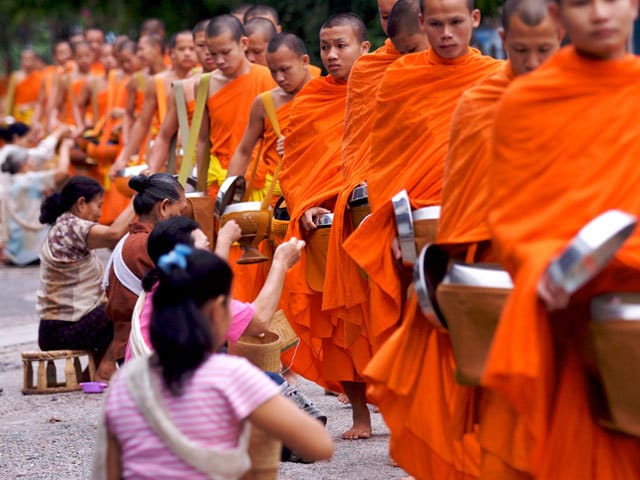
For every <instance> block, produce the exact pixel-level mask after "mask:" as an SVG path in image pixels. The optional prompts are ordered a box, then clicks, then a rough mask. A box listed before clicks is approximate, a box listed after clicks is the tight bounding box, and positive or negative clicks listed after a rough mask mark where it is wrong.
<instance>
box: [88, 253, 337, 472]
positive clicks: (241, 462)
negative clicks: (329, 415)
mask: <svg viewBox="0 0 640 480" xmlns="http://www.w3.org/2000/svg"><path fill="white" fill-rule="evenodd" d="M158 266H159V267H160V269H161V275H160V281H159V283H158V287H157V288H158V289H157V292H156V294H155V295H154V297H153V314H152V317H151V343H152V345H153V348H154V352H155V353H154V354H153V355H152V356H150V357H141V358H138V359H136V360H133V361H131V362H128V363H127V364H125V366H124V368H123V369H121V370H120V372H119V373H118V375H116V376H115V377H114V379H113V381H112V382H111V386H110V389H109V390H110V392H109V395H108V398H107V400H106V407H105V420H106V426H107V431H108V434H107V442H108V443H107V456H106V462H107V467H106V469H107V478H133V477H135V478H140V479H147V478H148V479H160V478H167V479H169V478H191V479H200V478H202V479H205V478H225V479H237V478H240V477H241V476H242V475H243V474H244V473H245V472H246V471H247V470H248V468H249V464H250V462H249V458H248V445H247V434H246V426H247V420H249V421H251V423H252V424H254V425H256V426H257V427H259V428H262V429H263V430H265V431H266V432H268V433H270V434H271V435H273V436H274V437H276V438H278V439H280V440H282V441H283V442H284V443H285V444H286V445H287V446H289V447H290V448H292V449H294V450H295V451H296V452H299V453H300V454H301V455H303V456H304V457H305V458H309V459H318V460H320V459H326V458H329V457H331V455H332V453H333V445H332V442H331V439H330V437H329V435H328V434H327V432H326V431H325V429H324V427H323V425H322V424H321V423H320V422H319V421H317V420H314V419H313V418H311V417H309V416H308V415H306V414H305V413H303V412H302V411H300V410H299V409H298V408H297V407H296V406H295V405H294V404H293V403H291V402H290V401H289V400H287V399H286V398H284V397H283V396H282V395H279V389H278V387H277V386H276V385H275V384H274V383H273V382H272V381H271V380H270V379H269V378H268V377H267V376H265V375H264V373H262V372H261V371H260V370H258V369H257V368H255V367H254V366H253V365H251V364H250V363H249V362H248V361H247V360H245V359H243V358H239V357H233V356H230V355H226V354H218V353H214V352H216V351H217V350H218V349H219V347H220V346H221V345H222V342H223V340H224V338H225V334H226V331H227V329H228V328H229V323H230V321H231V313H230V308H229V302H230V296H229V293H230V288H231V279H232V273H231V269H230V268H229V266H228V265H227V264H226V263H225V262H224V261H223V260H221V259H219V258H218V257H216V256H215V255H213V254H211V253H209V252H206V251H202V250H192V249H191V248H190V247H187V246H184V245H179V246H177V247H176V248H175V249H174V250H173V251H172V252H171V253H170V254H167V255H164V256H163V257H161V259H160V260H159V262H158ZM152 425H153V426H152ZM176 432H177V433H176ZM97 453H98V454H99V453H100V452H99V451H98V452H97Z"/></svg>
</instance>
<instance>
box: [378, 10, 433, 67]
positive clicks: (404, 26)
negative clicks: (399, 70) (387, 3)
mask: <svg viewBox="0 0 640 480" xmlns="http://www.w3.org/2000/svg"><path fill="white" fill-rule="evenodd" d="M419 15H420V4H419V1H418V0H402V1H398V2H396V4H395V5H394V6H393V8H392V9H391V12H390V14H389V20H388V23H387V34H388V35H389V38H390V39H391V42H392V43H393V46H394V47H395V48H396V50H397V51H398V52H400V53H401V54H402V55H404V54H405V53H417V52H424V51H425V50H427V49H428V48H429V38H428V37H427V34H426V33H425V32H424V30H422V29H421V28H420V23H419V22H418V17H419Z"/></svg>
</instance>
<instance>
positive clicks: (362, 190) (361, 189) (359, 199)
mask: <svg viewBox="0 0 640 480" xmlns="http://www.w3.org/2000/svg"><path fill="white" fill-rule="evenodd" d="M367 203H369V190H368V188H367V183H366V182H363V183H361V184H360V185H358V186H357V187H356V188H354V189H353V191H352V192H351V195H349V205H351V206H352V207H355V206H358V205H365V204H367Z"/></svg>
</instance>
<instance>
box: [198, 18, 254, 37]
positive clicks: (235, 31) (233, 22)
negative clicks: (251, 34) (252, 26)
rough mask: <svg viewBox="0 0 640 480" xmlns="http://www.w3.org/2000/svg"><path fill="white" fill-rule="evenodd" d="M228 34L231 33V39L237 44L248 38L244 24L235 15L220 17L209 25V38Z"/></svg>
mask: <svg viewBox="0 0 640 480" xmlns="http://www.w3.org/2000/svg"><path fill="white" fill-rule="evenodd" d="M226 32H229V33H231V38H233V40H235V41H236V42H239V41H240V39H241V38H242V37H246V36H247V34H246V32H245V31H244V27H243V26H242V23H240V20H238V19H237V18H236V17H234V16H233V15H219V16H217V17H214V18H213V20H211V21H210V22H209V24H208V25H207V37H209V38H211V37H219V36H220V35H222V34H224V33H226Z"/></svg>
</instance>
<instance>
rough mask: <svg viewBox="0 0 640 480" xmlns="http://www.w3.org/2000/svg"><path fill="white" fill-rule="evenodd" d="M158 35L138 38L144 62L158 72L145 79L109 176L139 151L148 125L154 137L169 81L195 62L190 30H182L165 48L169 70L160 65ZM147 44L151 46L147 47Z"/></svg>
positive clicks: (182, 75)
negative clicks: (138, 108)
mask: <svg viewBox="0 0 640 480" xmlns="http://www.w3.org/2000/svg"><path fill="white" fill-rule="evenodd" d="M158 38H159V37H154V36H148V37H143V38H141V39H140V42H139V43H140V45H139V47H140V46H142V47H143V52H145V53H143V58H144V59H145V60H146V61H147V62H148V64H149V66H152V65H153V66H154V68H160V69H161V70H160V73H156V74H155V75H153V77H152V78H150V79H149V81H147V82H146V88H145V92H144V103H143V105H142V110H141V112H140V116H139V117H138V119H137V120H136V123H135V125H134V127H133V130H132V131H131V136H130V138H129V139H128V140H129V141H128V143H127V144H126V145H125V146H124V148H123V149H122V152H120V154H119V155H118V158H117V159H116V161H115V162H114V163H113V165H112V166H111V171H110V175H111V177H114V176H115V175H116V174H117V172H118V171H119V170H121V169H123V168H125V167H126V166H127V165H128V163H129V160H130V158H131V157H132V156H133V155H135V154H136V153H138V152H140V151H141V148H142V144H143V141H144V139H145V138H146V136H147V134H148V132H149V130H150V129H151V132H152V133H151V137H152V139H153V138H155V136H156V135H157V134H158V132H159V130H160V125H162V122H163V120H164V117H165V115H166V112H167V108H168V105H169V103H170V101H169V100H170V98H171V97H170V96H169V93H170V92H171V83H172V82H173V81H175V80H183V79H185V78H187V77H189V76H190V75H191V74H192V73H193V68H194V67H195V65H196V53H195V45H194V43H193V35H192V34H191V32H190V31H188V30H184V31H182V32H179V33H177V34H175V35H174V36H173V37H172V38H171V41H170V43H169V50H170V56H171V59H172V62H173V68H171V69H170V70H163V69H162V66H161V65H163V64H164V62H163V61H162V59H161V51H162V49H161V44H158V43H157V40H158ZM147 47H155V48H148V49H147ZM145 55H148V56H145ZM154 71H155V70H154ZM145 150H146V149H145Z"/></svg>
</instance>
